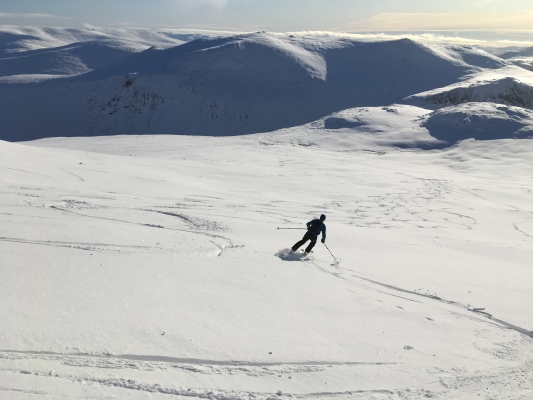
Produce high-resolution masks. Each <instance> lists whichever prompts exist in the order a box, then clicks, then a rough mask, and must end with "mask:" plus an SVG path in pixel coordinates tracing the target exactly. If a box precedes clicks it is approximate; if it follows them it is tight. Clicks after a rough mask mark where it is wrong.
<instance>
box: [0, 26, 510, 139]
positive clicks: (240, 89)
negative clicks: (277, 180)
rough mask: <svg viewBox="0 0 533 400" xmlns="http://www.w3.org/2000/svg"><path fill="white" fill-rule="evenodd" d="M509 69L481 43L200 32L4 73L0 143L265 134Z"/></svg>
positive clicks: (384, 103) (0, 85) (389, 102)
mask: <svg viewBox="0 0 533 400" xmlns="http://www.w3.org/2000/svg"><path fill="white" fill-rule="evenodd" d="M507 65H508V64H507V62H506V61H504V60H502V59H499V58H497V57H496V56H493V55H490V54H488V53H486V52H483V51H481V50H477V49H474V48H469V47H457V46H448V47H447V46H427V45H422V44H420V43H416V42H413V41H411V40H398V41H381V42H358V41H354V40H347V39H323V40H307V39H305V38H296V37H290V36H279V35H271V34H264V33H256V34H246V35H238V36H234V37H225V38H215V39H199V40H195V41H192V42H189V43H186V44H183V45H180V46H177V47H173V48H169V49H163V50H161V49H156V48H150V49H148V50H146V51H142V52H140V53H134V54H131V55H129V56H127V57H122V58H120V59H119V60H118V61H116V62H114V63H111V64H109V65H106V66H103V67H101V68H97V67H96V68H94V69H93V70H92V71H91V72H88V73H85V74H82V75H79V76H76V77H70V78H68V79H61V80H47V81H44V82H37V83H35V79H29V78H28V77H27V76H23V77H20V76H19V77H17V76H10V77H5V78H3V80H1V81H0V82H1V83H0V87H1V89H2V90H1V92H0V104H2V123H3V126H4V129H3V132H2V134H1V136H0V138H1V139H4V140H30V139H35V138H40V137H50V136H87V135H113V134H154V133H165V134H192V135H238V134H247V133H254V132H266V131H272V130H276V129H280V128H285V127H289V126H297V125H301V124H304V123H308V122H311V121H313V120H316V119H319V118H322V117H324V116H326V115H329V114H331V113H333V112H337V111H341V110H343V109H348V108H352V107H358V106H384V105H389V104H392V103H395V102H399V101H400V100H401V99H403V98H405V97H407V96H410V95H412V94H415V93H420V92H424V91H427V90H432V89H435V88H440V87H443V86H447V85H451V84H454V83H456V82H458V81H460V80H464V79H466V78H467V77H468V76H470V75H471V74H473V73H480V72H482V71H487V70H498V69H501V68H503V67H506V66H507ZM29 81H30V82H32V83H31V84H28V83H27V82H29ZM29 114H31V116H32V117H31V118H27V117H26V116H27V115H29Z"/></svg>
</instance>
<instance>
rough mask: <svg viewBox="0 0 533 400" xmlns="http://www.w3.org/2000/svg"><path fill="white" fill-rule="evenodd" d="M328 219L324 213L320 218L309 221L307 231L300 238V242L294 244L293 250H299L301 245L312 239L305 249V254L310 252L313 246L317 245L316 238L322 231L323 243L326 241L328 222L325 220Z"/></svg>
mask: <svg viewBox="0 0 533 400" xmlns="http://www.w3.org/2000/svg"><path fill="white" fill-rule="evenodd" d="M325 220H326V216H325V215H324V214H322V215H321V216H320V219H314V220H312V221H309V222H308V223H307V232H306V233H305V235H304V237H303V238H302V240H300V241H299V242H298V243H296V244H295V245H294V246H292V251H293V252H295V251H296V250H298V249H299V248H300V247H301V246H303V245H304V244H305V242H307V241H308V240H310V241H311V243H309V246H307V248H306V249H305V254H309V253H310V252H311V250H312V249H313V247H315V244H316V240H317V238H318V235H320V233H321V232H322V243H326V224H324V221H325Z"/></svg>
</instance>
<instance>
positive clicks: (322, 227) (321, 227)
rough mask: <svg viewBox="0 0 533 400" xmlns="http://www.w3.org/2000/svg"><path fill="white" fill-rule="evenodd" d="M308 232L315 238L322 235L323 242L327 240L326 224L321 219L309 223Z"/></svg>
mask: <svg viewBox="0 0 533 400" xmlns="http://www.w3.org/2000/svg"><path fill="white" fill-rule="evenodd" d="M307 231H308V232H309V233H310V234H311V235H313V236H314V237H318V235H320V233H322V240H326V224H325V223H323V222H322V221H320V220H319V219H314V220H312V221H309V222H308V223H307Z"/></svg>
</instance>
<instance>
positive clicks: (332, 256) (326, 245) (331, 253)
mask: <svg viewBox="0 0 533 400" xmlns="http://www.w3.org/2000/svg"><path fill="white" fill-rule="evenodd" d="M324 246H326V249H328V251H329V254H331V257H333V259H334V260H335V261H337V258H336V257H335V256H334V255H333V253H332V252H331V250H330V249H329V247H328V246H327V245H326V243H324Z"/></svg>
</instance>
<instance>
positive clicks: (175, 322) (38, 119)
mask: <svg viewBox="0 0 533 400" xmlns="http://www.w3.org/2000/svg"><path fill="white" fill-rule="evenodd" d="M194 39H198V40H194ZM185 42H186V43H185ZM528 51H529V50H524V51H522V52H514V53H512V54H511V53H506V54H502V53H500V54H502V55H501V57H498V56H496V55H493V54H489V53H487V52H485V51H483V50H481V49H478V48H474V47H468V46H444V45H439V46H437V45H425V44H420V43H417V42H413V41H410V40H398V41H374V42H371V41H356V40H353V39H346V38H338V37H336V38H327V37H324V38H321V37H315V38H312V39H310V38H306V37H295V35H290V34H287V35H272V34H266V33H255V34H243V35H236V36H232V37H216V38H209V34H207V33H206V35H205V37H204V36H203V35H201V34H197V35H195V34H193V33H186V32H182V31H164V32H163V31H161V32H151V31H147V30H108V29H101V28H98V29H96V28H94V29H92V28H91V29H88V30H65V29H53V28H19V27H1V29H0V121H1V124H0V171H1V172H0V321H1V322H2V323H1V324H0V398H1V399H2V400H3V399H6V400H37V399H38V400H42V399H50V400H54V399H170V398H175V399H185V398H208V399H212V400H230V399H231V400H233V399H240V400H252V399H256V400H267V399H271V400H272V399H291V398H293V399H294V398H300V399H331V400H333V399H335V400H337V399H339V400H340V399H365V400H366V399H373V400H407V399H408V400H411V399H413V400H414V399H426V398H434V399H454V400H455V399H460V400H470V399H485V400H489V399H507V400H512V399H513V400H514V399H517V400H518V399H531V398H533V295H532V291H531V286H532V283H533V269H532V262H531V261H532V260H533V206H532V205H533V140H532V139H531V138H532V137H533V107H532V106H533V100H532V99H533V89H532V88H533V72H531V71H528V70H527V69H526V68H521V67H519V66H518V65H517V63H514V62H513V60H514V59H516V58H517V57H529V56H530V54H529V53H528ZM504 55H505V57H504ZM170 134H172V135H170ZM180 135H181V136H180ZM322 213H324V214H326V215H327V220H326V225H327V242H326V244H327V246H328V248H329V250H330V251H331V253H330V251H328V248H326V247H325V246H324V245H322V244H321V243H320V242H319V243H318V244H317V246H316V247H315V249H314V251H313V253H311V254H310V255H309V256H307V257H302V256H301V255H300V254H290V253H289V249H290V247H291V246H292V245H293V244H294V243H295V242H297V241H298V240H300V238H301V237H302V236H303V234H304V233H305V223H306V222H308V221H309V220H311V219H313V218H316V217H318V216H319V215H320V214H322Z"/></svg>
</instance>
